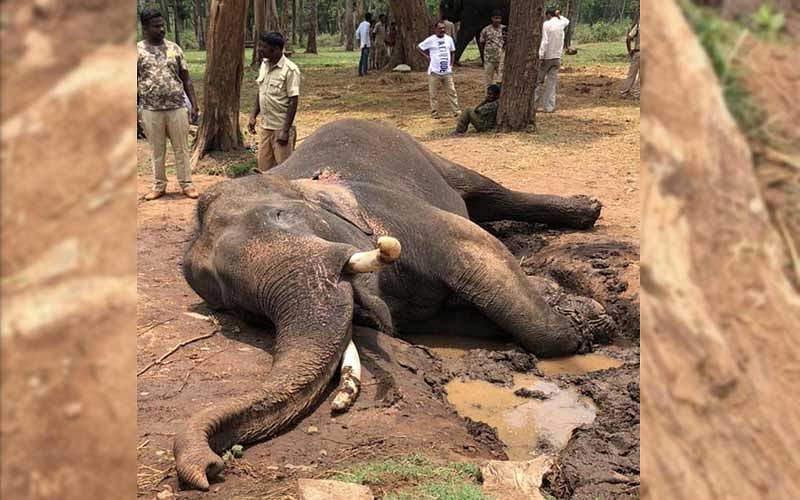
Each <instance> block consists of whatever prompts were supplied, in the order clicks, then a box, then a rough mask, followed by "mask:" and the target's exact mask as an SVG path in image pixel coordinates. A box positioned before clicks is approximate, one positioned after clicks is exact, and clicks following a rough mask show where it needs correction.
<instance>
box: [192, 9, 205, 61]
mask: <svg viewBox="0 0 800 500" xmlns="http://www.w3.org/2000/svg"><path fill="white" fill-rule="evenodd" d="M204 12H205V6H204V5H203V0H196V1H195V2H194V29H195V34H196V35H197V46H198V48H199V49H200V50H205V49H206V27H205V19H204V17H203V13H204Z"/></svg>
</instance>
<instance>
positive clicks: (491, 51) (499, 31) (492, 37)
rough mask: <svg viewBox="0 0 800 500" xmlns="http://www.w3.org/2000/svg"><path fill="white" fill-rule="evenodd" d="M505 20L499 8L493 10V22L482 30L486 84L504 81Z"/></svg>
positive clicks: (481, 40) (481, 42)
mask: <svg viewBox="0 0 800 500" xmlns="http://www.w3.org/2000/svg"><path fill="white" fill-rule="evenodd" d="M502 20H503V17H502V14H501V13H500V11H499V10H495V11H493V12H492V23H491V24H490V25H488V26H486V27H485V28H483V29H482V30H481V34H480V37H479V38H478V43H479V44H480V49H481V52H483V69H484V71H485V79H486V86H487V87H488V86H489V85H491V84H493V83H500V82H502V81H503V59H505V49H504V47H505V37H504V36H503V30H504V29H505V26H504V25H503V24H501V21H502Z"/></svg>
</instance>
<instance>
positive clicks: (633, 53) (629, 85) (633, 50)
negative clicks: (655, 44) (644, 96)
mask: <svg viewBox="0 0 800 500" xmlns="http://www.w3.org/2000/svg"><path fill="white" fill-rule="evenodd" d="M631 44H633V47H631ZM625 46H626V48H627V49H628V57H630V58H631V65H630V67H629V68H628V78H627V79H626V80H625V83H624V84H623V86H622V92H620V95H621V96H623V97H624V96H627V95H629V94H630V92H631V90H633V96H634V97H636V98H638V97H639V87H640V86H641V83H642V78H641V76H639V85H637V86H636V87H635V88H634V84H635V83H636V76H637V75H639V19H638V16H637V19H636V22H635V23H634V24H633V27H632V28H631V29H630V31H628V36H626V37H625Z"/></svg>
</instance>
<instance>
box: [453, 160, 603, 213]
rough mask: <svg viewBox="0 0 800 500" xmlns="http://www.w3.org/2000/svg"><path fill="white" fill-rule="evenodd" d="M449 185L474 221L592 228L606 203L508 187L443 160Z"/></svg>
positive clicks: (582, 197)
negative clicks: (514, 221)
mask: <svg viewBox="0 0 800 500" xmlns="http://www.w3.org/2000/svg"><path fill="white" fill-rule="evenodd" d="M437 163H438V166H439V171H440V172H441V174H442V176H443V177H444V180H445V182H447V184H449V185H450V186H451V187H452V188H453V189H455V190H456V191H458V192H459V193H460V194H461V197H462V198H463V199H464V202H465V203H466V205H467V211H468V212H469V218H470V220H473V221H475V222H491V221H497V220H517V221H522V222H530V223H543V224H547V225H548V226H551V227H567V228H574V229H589V228H591V227H592V226H593V225H594V223H595V221H597V219H598V217H600V210H601V209H602V204H601V203H600V202H599V201H598V200H596V199H594V198H590V197H588V196H583V195H580V196H570V197H564V196H556V195H547V194H532V193H524V192H521V191H514V190H511V189H508V188H505V187H503V186H501V185H500V184H498V183H497V182H495V181H493V180H491V179H489V178H488V177H485V176H483V175H481V174H479V173H477V172H473V171H472V170H470V169H468V168H465V167H462V166H461V165H457V164H455V163H452V162H450V161H447V160H444V159H441V161H439V162H437Z"/></svg>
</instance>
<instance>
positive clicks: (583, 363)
mask: <svg viewBox="0 0 800 500" xmlns="http://www.w3.org/2000/svg"><path fill="white" fill-rule="evenodd" d="M620 366H622V361H619V360H617V359H614V358H610V357H608V356H605V355H603V354H595V353H590V354H578V355H575V356H566V357H563V358H550V359H540V360H539V362H538V363H537V364H536V367H537V368H539V370H541V372H542V373H544V374H545V375H549V376H552V375H558V374H561V373H569V374H571V375H582V374H584V373H589V372H595V371H597V370H605V369H606V368H618V367H620Z"/></svg>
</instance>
